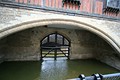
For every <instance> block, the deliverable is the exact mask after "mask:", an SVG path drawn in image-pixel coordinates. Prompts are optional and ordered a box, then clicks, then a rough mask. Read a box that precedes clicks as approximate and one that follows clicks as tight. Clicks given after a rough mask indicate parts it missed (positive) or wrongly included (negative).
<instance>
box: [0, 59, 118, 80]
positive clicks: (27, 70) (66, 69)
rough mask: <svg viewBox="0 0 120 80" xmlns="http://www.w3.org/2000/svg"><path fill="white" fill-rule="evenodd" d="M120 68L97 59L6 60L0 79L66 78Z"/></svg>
mask: <svg viewBox="0 0 120 80" xmlns="http://www.w3.org/2000/svg"><path fill="white" fill-rule="evenodd" d="M116 72H119V70H117V69H115V68H113V67H110V66H108V65H106V64H104V63H101V62H99V61H97V60H93V59H88V60H57V61H54V60H45V61H43V62H42V61H40V62H39V61H38V62H37V61H36V62H34V61H31V62H4V63H2V64H0V80H66V79H70V78H76V77H78V75H79V74H85V75H86V76H90V75H92V74H93V73H101V74H108V73H116Z"/></svg>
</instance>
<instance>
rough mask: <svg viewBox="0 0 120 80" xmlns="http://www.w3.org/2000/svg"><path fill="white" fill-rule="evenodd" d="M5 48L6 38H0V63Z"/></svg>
mask: <svg viewBox="0 0 120 80" xmlns="http://www.w3.org/2000/svg"><path fill="white" fill-rule="evenodd" d="M5 50H6V38H4V39H1V40H0V63H2V62H3V61H4V56H5Z"/></svg>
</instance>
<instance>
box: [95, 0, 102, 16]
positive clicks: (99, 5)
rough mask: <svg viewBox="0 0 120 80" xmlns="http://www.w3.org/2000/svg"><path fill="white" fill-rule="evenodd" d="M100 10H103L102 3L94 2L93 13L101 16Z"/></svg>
mask: <svg viewBox="0 0 120 80" xmlns="http://www.w3.org/2000/svg"><path fill="white" fill-rule="evenodd" d="M102 8H103V2H102V1H96V6H95V13H97V14H102Z"/></svg>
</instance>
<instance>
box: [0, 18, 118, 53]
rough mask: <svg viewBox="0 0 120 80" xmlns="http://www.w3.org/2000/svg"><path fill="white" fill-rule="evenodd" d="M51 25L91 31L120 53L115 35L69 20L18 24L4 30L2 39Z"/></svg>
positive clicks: (1, 32) (45, 20)
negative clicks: (30, 29) (62, 25)
mask: <svg viewBox="0 0 120 80" xmlns="http://www.w3.org/2000/svg"><path fill="white" fill-rule="evenodd" d="M49 24H65V25H73V26H77V27H78V28H82V29H85V30H87V31H90V32H92V33H94V34H96V35H98V36H99V37H101V38H103V39H104V40H105V41H106V42H107V43H108V44H110V45H111V46H112V47H113V49H114V50H115V51H116V52H117V53H120V46H119V43H118V42H117V41H116V40H115V39H114V38H113V37H112V36H113V35H111V34H108V33H106V32H105V31H104V30H100V29H98V28H97V27H96V26H93V25H90V24H87V22H86V23H83V22H80V21H75V20H69V19H43V20H34V21H28V22H24V23H21V24H17V25H14V26H11V27H10V28H5V29H4V30H2V31H0V39H1V38H4V37H5V36H8V35H10V34H13V33H16V32H19V31H22V30H26V29H29V28H34V27H40V26H44V25H49ZM116 38H117V36H116ZM118 41H119V40H118ZM119 55H120V54H119Z"/></svg>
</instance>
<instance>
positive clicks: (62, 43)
mask: <svg viewBox="0 0 120 80" xmlns="http://www.w3.org/2000/svg"><path fill="white" fill-rule="evenodd" d="M69 53H70V41H69V40H68V39H67V38H66V37H65V36H63V35H60V34H58V33H57V32H56V33H52V34H50V35H48V36H46V37H45V38H43V39H42V40H41V60H42V59H43V58H54V59H55V60H56V59H57V57H67V58H68V59H69Z"/></svg>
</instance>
